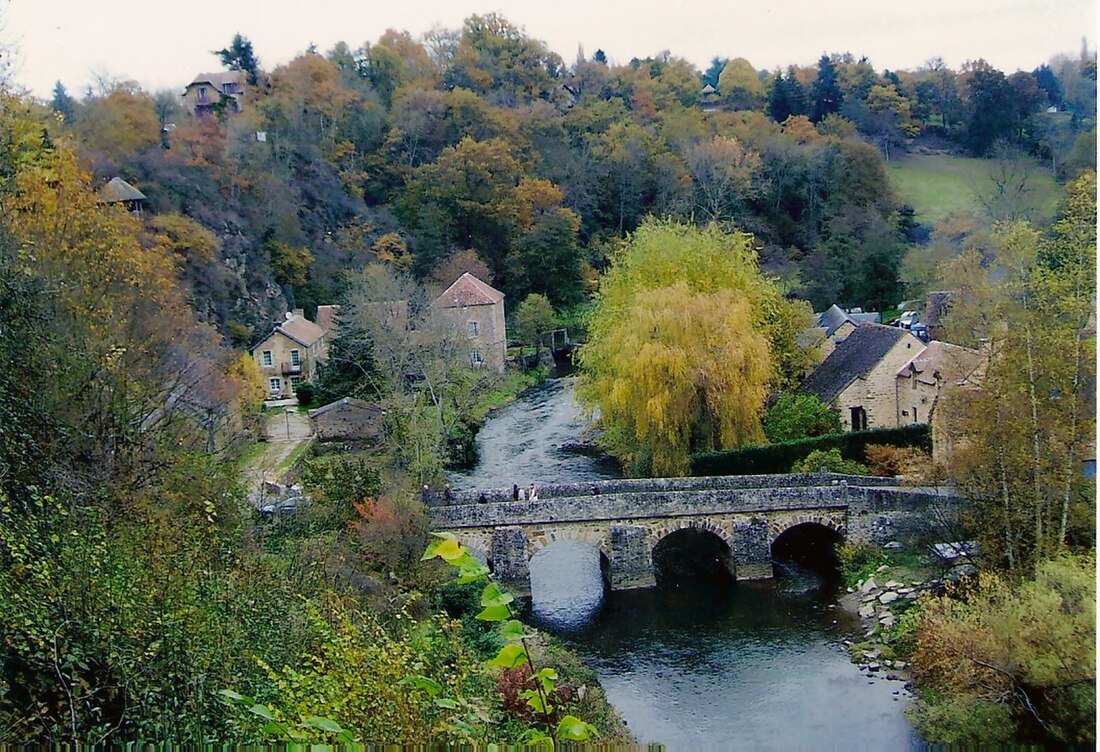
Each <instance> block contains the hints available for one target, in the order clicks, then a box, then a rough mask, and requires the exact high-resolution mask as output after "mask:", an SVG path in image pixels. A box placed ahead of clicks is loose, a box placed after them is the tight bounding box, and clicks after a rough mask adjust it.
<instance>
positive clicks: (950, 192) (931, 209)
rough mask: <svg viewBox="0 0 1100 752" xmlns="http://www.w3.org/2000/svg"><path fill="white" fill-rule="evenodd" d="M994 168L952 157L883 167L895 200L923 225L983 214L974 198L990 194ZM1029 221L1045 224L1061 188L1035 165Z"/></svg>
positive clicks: (908, 159)
mask: <svg viewBox="0 0 1100 752" xmlns="http://www.w3.org/2000/svg"><path fill="white" fill-rule="evenodd" d="M993 167H994V165H993V163H992V162H991V161H989V160H986V159H973V158H971V157H953V156H950V155H947V154H910V155H905V156H903V157H902V158H900V159H895V160H893V161H891V162H887V163H886V170H887V172H888V173H889V175H890V183H891V185H893V187H894V191H895V192H896V193H897V196H898V200H899V201H901V202H902V203H906V204H909V205H910V206H912V207H913V208H914V209H916V211H917V221H918V222H920V223H921V224H925V225H933V224H936V223H937V222H939V221H940V220H941V219H943V218H944V217H946V216H947V215H948V214H950V213H951V212H953V211H956V210H966V209H968V210H970V211H973V212H979V213H980V212H981V211H983V209H982V206H981V204H980V203H978V200H977V198H976V194H977V193H978V192H979V191H982V192H985V191H988V190H990V188H991V187H992V182H991V181H990V178H989V176H990V173H991V170H992V169H993ZM1029 184H1030V186H1031V195H1030V198H1031V203H1032V205H1033V206H1034V207H1035V213H1034V215H1033V218H1034V219H1035V220H1036V221H1038V222H1046V221H1049V220H1050V218H1051V217H1053V216H1054V212H1055V210H1056V208H1057V204H1058V199H1059V197H1060V196H1061V188H1060V187H1059V186H1058V184H1057V183H1056V182H1055V181H1054V178H1053V177H1051V175H1050V171H1049V170H1046V169H1044V168H1043V167H1041V166H1040V165H1039V164H1038V163H1036V164H1035V166H1034V170H1033V171H1032V173H1031V177H1030V179H1029Z"/></svg>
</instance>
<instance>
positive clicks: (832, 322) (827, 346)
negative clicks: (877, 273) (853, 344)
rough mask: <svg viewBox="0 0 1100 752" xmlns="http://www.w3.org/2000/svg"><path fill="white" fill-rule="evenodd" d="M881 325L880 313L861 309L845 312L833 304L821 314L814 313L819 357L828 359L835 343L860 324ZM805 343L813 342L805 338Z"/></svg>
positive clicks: (841, 340) (843, 338) (842, 339)
mask: <svg viewBox="0 0 1100 752" xmlns="http://www.w3.org/2000/svg"><path fill="white" fill-rule="evenodd" d="M881 323H882V314H880V313H875V312H864V310H863V309H862V308H852V309H850V310H847V311H846V310H844V309H843V308H841V307H840V306H838V305H836V304H835V303H834V304H833V305H831V306H829V307H828V308H827V309H826V310H824V311H822V312H821V313H815V314H814V324H815V327H816V328H817V330H819V331H820V333H821V336H820V338H819V340H818V341H819V342H820V345H819V346H820V348H821V357H822V358H827V357H829V354H830V353H832V351H833V350H834V349H835V348H836V345H837V343H838V342H843V341H844V340H845V338H847V336H848V335H849V334H851V333H852V332H853V331H855V328H856V327H857V326H859V325H860V324H881ZM806 341H807V342H810V341H813V340H812V338H809V337H807V338H806Z"/></svg>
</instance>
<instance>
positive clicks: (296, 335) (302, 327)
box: [275, 316, 325, 347]
mask: <svg viewBox="0 0 1100 752" xmlns="http://www.w3.org/2000/svg"><path fill="white" fill-rule="evenodd" d="M275 331H277V332H282V333H283V334H285V335H286V336H288V337H290V338H291V339H292V340H294V341H295V342H298V343H299V344H302V345H304V346H306V347H309V346H310V345H312V344H313V343H314V342H316V341H317V340H319V339H321V337H323V336H325V330H324V329H322V328H321V327H319V326H317V325H316V324H314V323H313V322H312V321H310V320H309V319H303V318H299V317H297V316H295V317H294V318H292V319H287V320H286V321H284V322H283V323H281V324H279V325H278V326H277V327H275Z"/></svg>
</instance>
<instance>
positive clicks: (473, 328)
mask: <svg viewBox="0 0 1100 752" xmlns="http://www.w3.org/2000/svg"><path fill="white" fill-rule="evenodd" d="M466 331H467V332H468V333H469V335H470V336H471V337H476V336H477V335H478V333H480V331H481V327H479V326H478V324H477V322H476V321H467V322H466Z"/></svg>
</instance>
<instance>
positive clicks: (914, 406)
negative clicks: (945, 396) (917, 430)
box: [913, 405, 920, 423]
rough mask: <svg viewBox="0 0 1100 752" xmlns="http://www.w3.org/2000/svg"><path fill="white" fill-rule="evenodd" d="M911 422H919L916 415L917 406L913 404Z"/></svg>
mask: <svg viewBox="0 0 1100 752" xmlns="http://www.w3.org/2000/svg"><path fill="white" fill-rule="evenodd" d="M913 422H914V423H919V422H920V420H919V419H918V417H917V406H916V405H913Z"/></svg>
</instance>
